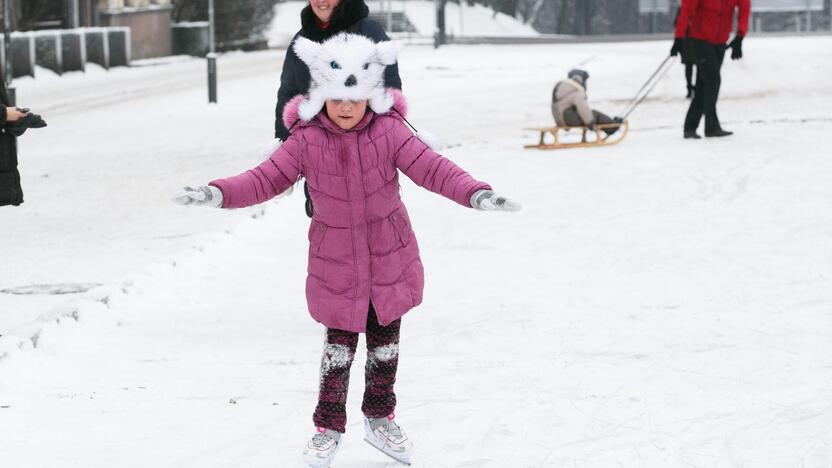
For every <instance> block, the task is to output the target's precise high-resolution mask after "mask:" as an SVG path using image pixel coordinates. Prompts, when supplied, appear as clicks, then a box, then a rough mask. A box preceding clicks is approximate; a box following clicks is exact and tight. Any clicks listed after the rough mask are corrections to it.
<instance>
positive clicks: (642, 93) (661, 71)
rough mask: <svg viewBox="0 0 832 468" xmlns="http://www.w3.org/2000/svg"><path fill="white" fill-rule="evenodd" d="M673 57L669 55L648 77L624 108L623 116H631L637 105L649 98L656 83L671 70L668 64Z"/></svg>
mask: <svg viewBox="0 0 832 468" xmlns="http://www.w3.org/2000/svg"><path fill="white" fill-rule="evenodd" d="M672 58H673V57H672V56H670V55H668V56H667V58H665V59H664V60H663V61H662V63H661V64H660V65H659V68H657V69H656V71H654V72H653V74H652V75H650V78H648V79H647V81H646V82H645V83H644V84H643V85H642V86H641V88H640V89H639V90H638V92H637V93H636V95H635V97H634V98H633V99H632V100H631V101H630V102H629V103H628V104H627V107H625V108H624V112H623V113H622V115H621V117H622V118H624V119H625V120H626V119H627V117H629V116H630V114H632V113H633V111H634V110H636V107H638V106H639V105H640V104H641V103H642V102H644V100H645V99H647V96H649V95H650V93H651V92H652V91H653V89H655V88H656V85H658V84H659V82H661V80H662V78H664V75H666V74H667V72H668V71H669V70H670V67H667V64H668V63H669V62H670V59H672Z"/></svg>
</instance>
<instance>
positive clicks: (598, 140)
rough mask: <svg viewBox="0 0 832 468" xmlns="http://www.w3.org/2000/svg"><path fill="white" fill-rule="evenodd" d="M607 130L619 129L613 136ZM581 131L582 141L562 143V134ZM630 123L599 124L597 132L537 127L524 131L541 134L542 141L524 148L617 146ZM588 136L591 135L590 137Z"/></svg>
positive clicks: (582, 127)
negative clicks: (549, 138) (550, 138)
mask: <svg viewBox="0 0 832 468" xmlns="http://www.w3.org/2000/svg"><path fill="white" fill-rule="evenodd" d="M605 128H618V131H617V132H615V133H614V134H612V135H607V134H606V133H604V132H603V130H604V129H605ZM573 129H574V130H579V131H580V132H581V141H562V140H561V132H563V133H566V132H569V131H570V130H573ZM629 129H630V126H629V123H628V122H627V121H626V120H625V121H624V122H623V123H620V124H619V123H609V124H598V125H596V126H595V130H596V131H594V132H593V131H591V130H590V129H589V127H585V126H577V127H557V126H556V127H537V128H525V129H524V130H529V131H534V132H539V133H540V140H539V141H538V142H537V143H536V144H531V145H524V146H523V148H526V149H529V148H534V149H561V148H591V147H593V146H610V145H617V144H618V143H620V142H621V140H623V139H624V138H625V137H626V136H627V132H628V131H629ZM587 134H590V136H589V137H588V136H587ZM546 135H552V137H553V141H551V142H547V141H546Z"/></svg>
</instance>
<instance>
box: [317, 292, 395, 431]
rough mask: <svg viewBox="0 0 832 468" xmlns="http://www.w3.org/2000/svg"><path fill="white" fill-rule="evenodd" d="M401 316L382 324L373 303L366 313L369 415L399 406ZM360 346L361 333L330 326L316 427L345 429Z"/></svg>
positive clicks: (366, 408) (387, 412)
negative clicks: (396, 387)
mask: <svg viewBox="0 0 832 468" xmlns="http://www.w3.org/2000/svg"><path fill="white" fill-rule="evenodd" d="M400 326H401V319H399V320H396V321H395V322H393V323H391V324H390V325H387V326H386V327H383V326H381V325H379V323H378V318H377V317H376V312H375V310H374V309H373V306H372V304H370V311H369V313H368V314H367V333H366V335H367V367H366V368H365V369H364V379H365V388H364V403H363V404H362V405H361V411H362V412H363V413H364V415H365V416H367V417H368V418H381V417H384V416H388V415H390V414H391V413H393V410H394V409H395V408H396V394H395V393H394V392H393V385H394V384H395V383H396V368H397V367H398V365H399V327H400ZM357 345H358V333H355V332H349V331H344V330H337V329H335V328H327V330H326V343H325V344H324V354H323V358H322V359H321V388H320V393H319V394H318V406H317V408H315V414H314V415H313V416H312V420H313V421H314V423H315V426H316V427H323V428H326V429H331V430H333V431H337V432H341V433H343V432H345V431H346V428H345V426H346V424H347V408H346V404H347V390H348V387H349V383H350V366H351V365H352V360H353V358H354V357H355V349H356V347H357Z"/></svg>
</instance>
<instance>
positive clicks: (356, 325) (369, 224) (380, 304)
mask: <svg viewBox="0 0 832 468" xmlns="http://www.w3.org/2000/svg"><path fill="white" fill-rule="evenodd" d="M395 102H396V103H395V104H394V107H393V109H391V111H389V112H387V113H384V114H379V115H377V114H374V113H373V112H372V111H371V110H370V109H369V108H368V109H367V113H366V115H365V116H364V118H363V119H362V120H361V122H360V123H359V124H358V125H357V126H356V127H355V128H353V129H351V130H349V131H345V130H342V129H341V128H339V127H338V126H337V125H335V123H333V122H332V121H331V120H330V119H329V118H328V117H327V116H326V112H325V111H322V112H321V113H319V114H318V115H317V116H316V117H315V118H313V119H312V120H311V121H309V122H303V121H300V122H297V123H296V122H295V121H294V120H297V104H298V103H299V100H298V99H297V98H296V99H294V100H293V101H292V102H291V103H290V104H289V105H287V106H286V107H287V108H286V110H285V112H284V120H288V121H287V122H285V123H286V124H287V125H286V126H287V127H291V126H292V125H293V124H296V125H295V128H294V129H293V131H292V135H291V137H289V138H288V139H287V140H286V141H285V142H284V143H283V145H281V146H280V147H279V148H278V149H277V150H276V151H275V152H274V154H272V155H271V157H269V159H267V160H266V161H265V162H263V163H262V164H260V165H259V166H257V167H255V168H254V169H251V170H249V171H247V172H245V173H243V174H240V175H238V176H236V177H231V178H228V179H220V180H215V181H213V182H211V185H213V186H215V187H218V188H219V189H220V190H222V193H223V198H224V202H223V208H240V207H244V206H250V205H254V204H257V203H262V202H265V201H266V200H269V199H270V198H272V197H274V196H276V195H278V194H280V193H281V192H283V191H284V190H286V189H288V188H289V187H290V186H291V185H292V184H294V183H295V181H297V180H298V178H299V177H301V176H302V177H305V178H306V180H307V182H308V184H309V193H310V196H311V197H312V202H313V204H314V206H315V212H314V216H313V218H312V223H311V225H310V226H309V267H308V273H309V275H308V277H307V280H306V298H307V302H308V305H309V312H310V314H311V315H312V317H313V318H314V319H315V320H317V321H318V322H320V323H322V324H324V325H326V326H327V327H330V328H337V329H341V330H348V331H354V332H363V331H365V329H366V324H367V312H368V309H369V303H370V302H372V304H373V307H374V308H375V310H376V314H377V316H378V320H379V323H381V324H382V325H387V324H389V323H390V322H393V321H394V320H396V319H398V318H400V317H401V316H402V315H404V314H405V313H406V312H407V311H409V310H410V309H412V308H413V307H415V306H417V305H419V304H420V303H421V302H422V291H423V289H424V272H423V269H422V262H421V260H420V258H419V247H418V245H417V243H416V237H415V235H414V233H413V230H412V228H411V226H410V218H409V217H408V214H407V210H406V209H405V207H404V204H403V203H402V200H401V197H400V195H399V174H398V171H399V170H401V171H402V172H404V173H405V174H406V175H407V176H408V177H410V179H412V180H413V181H414V182H415V183H416V184H418V185H420V186H422V187H424V188H426V189H428V190H430V191H432V192H436V193H438V194H441V195H443V196H445V197H447V198H449V199H451V200H453V201H455V202H457V203H459V204H460V205H463V206H466V207H469V208H470V199H471V196H472V195H473V194H474V192H476V191H477V190H481V189H490V187H489V186H488V185H487V184H485V183H482V182H478V181H476V180H475V179H474V178H472V177H471V176H470V175H468V173H466V172H465V171H463V170H462V169H460V168H459V167H458V166H456V165H455V164H454V163H453V162H451V161H449V160H448V159H446V158H444V157H442V156H440V155H439V154H437V153H435V152H434V151H432V150H431V149H430V148H428V147H427V145H425V144H424V143H423V142H422V141H420V140H419V139H418V138H416V137H415V136H414V134H413V132H412V131H411V130H410V128H409V127H408V126H407V125H406V124H405V123H404V122H403V117H402V114H403V113H404V112H405V107H406V106H405V104H404V99H403V98H402V97H401V95H396V101H395Z"/></svg>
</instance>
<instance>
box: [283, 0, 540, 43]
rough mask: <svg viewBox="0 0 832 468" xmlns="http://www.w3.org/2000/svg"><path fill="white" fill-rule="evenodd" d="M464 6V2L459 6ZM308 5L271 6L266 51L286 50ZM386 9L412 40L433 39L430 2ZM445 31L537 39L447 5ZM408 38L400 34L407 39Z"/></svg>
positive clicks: (514, 23) (478, 12) (374, 6)
mask: <svg viewBox="0 0 832 468" xmlns="http://www.w3.org/2000/svg"><path fill="white" fill-rule="evenodd" d="M463 3H464V2H463ZM307 4H308V2H297V1H289V2H284V3H278V4H277V5H276V6H275V18H274V21H273V23H272V28H271V30H270V32H269V46H270V47H286V46H287V45H288V44H289V42H290V41H291V40H292V37H294V35H295V33H297V32H298V30H299V29H300V11H301V10H302V9H303V7H305V6H306V5H307ZM367 4H368V5H369V7H370V11H381V4H380V3H379V2H377V1H369V2H367ZM384 6H385V8H386V9H388V8H392V11H402V12H404V13H405V15H407V18H408V20H409V21H410V22H411V23H412V24H413V26H414V27H415V28H416V33H415V34H414V35H415V36H424V37H433V33H434V29H435V27H436V10H435V6H434V3H433V2H430V1H420V0H417V1H404V2H402V1H393V2H384ZM445 24H446V30H447V33H448V34H449V35H452V36H537V35H539V33H538V32H537V31H535V30H534V28H532V27H531V26H530V25H526V24H523V23H522V22H521V21H519V20H517V19H515V18H512V17H510V16H508V15H505V14H503V13H497V14H496V15H495V14H494V11H493V10H491V9H490V8H487V7H484V6H482V5H479V4H477V5H474V6H468V5H467V4H463V5H459V4H456V3H448V4H447V6H446V7H445ZM408 35H409V34H404V36H408Z"/></svg>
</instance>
